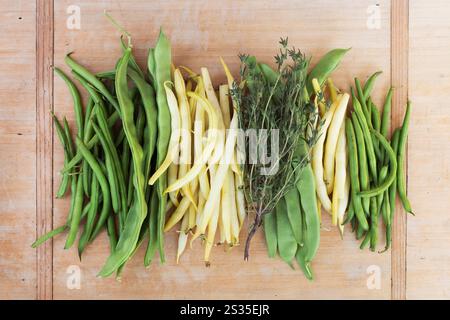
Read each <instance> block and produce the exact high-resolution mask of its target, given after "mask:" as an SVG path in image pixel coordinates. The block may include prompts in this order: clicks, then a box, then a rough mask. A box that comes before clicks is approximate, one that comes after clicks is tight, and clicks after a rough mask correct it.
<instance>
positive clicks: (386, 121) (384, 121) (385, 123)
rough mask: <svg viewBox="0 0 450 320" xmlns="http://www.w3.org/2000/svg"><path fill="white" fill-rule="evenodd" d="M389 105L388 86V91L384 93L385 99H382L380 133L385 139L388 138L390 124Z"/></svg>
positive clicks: (390, 101)
mask: <svg viewBox="0 0 450 320" xmlns="http://www.w3.org/2000/svg"><path fill="white" fill-rule="evenodd" d="M391 106H392V87H391V88H389V91H388V93H387V95H386V99H385V100H384V106H383V116H382V118H381V128H380V133H381V134H382V135H383V136H384V137H385V138H386V139H387V138H388V130H389V127H390V125H391Z"/></svg>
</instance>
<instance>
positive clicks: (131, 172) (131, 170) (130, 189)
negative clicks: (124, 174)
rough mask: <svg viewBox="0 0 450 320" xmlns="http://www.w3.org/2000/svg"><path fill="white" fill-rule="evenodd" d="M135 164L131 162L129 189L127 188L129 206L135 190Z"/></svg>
mask: <svg viewBox="0 0 450 320" xmlns="http://www.w3.org/2000/svg"><path fill="white" fill-rule="evenodd" d="M134 178H135V177H134V165H133V162H131V163H130V172H129V175H128V190H127V206H131V203H132V202H133V197H134V191H133V187H134V186H133V179H134Z"/></svg>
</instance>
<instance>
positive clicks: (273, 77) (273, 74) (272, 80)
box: [258, 63, 312, 84]
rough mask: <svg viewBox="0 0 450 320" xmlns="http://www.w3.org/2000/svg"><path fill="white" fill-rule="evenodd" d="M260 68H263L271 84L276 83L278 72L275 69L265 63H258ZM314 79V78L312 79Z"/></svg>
mask: <svg viewBox="0 0 450 320" xmlns="http://www.w3.org/2000/svg"><path fill="white" fill-rule="evenodd" d="M258 66H259V68H260V69H261V71H262V73H263V74H264V77H265V78H266V80H267V81H268V82H269V83H270V84H275V83H276V82H277V79H278V72H276V71H275V70H273V69H272V68H271V67H270V66H268V65H267V64H265V63H258ZM311 80H312V79H311Z"/></svg>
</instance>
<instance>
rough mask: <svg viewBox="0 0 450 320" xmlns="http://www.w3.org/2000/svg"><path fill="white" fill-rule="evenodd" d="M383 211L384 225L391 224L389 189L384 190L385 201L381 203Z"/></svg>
mask: <svg viewBox="0 0 450 320" xmlns="http://www.w3.org/2000/svg"><path fill="white" fill-rule="evenodd" d="M381 213H382V217H383V219H385V220H384V225H385V226H386V227H388V226H389V225H390V224H391V207H390V206H389V189H388V190H386V191H385V192H384V196H383V203H382V204H381Z"/></svg>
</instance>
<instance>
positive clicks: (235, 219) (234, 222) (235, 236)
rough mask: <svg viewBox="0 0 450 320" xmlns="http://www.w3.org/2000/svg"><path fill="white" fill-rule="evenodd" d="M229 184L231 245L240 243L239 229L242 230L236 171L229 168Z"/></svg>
mask: <svg viewBox="0 0 450 320" xmlns="http://www.w3.org/2000/svg"><path fill="white" fill-rule="evenodd" d="M228 184H229V189H230V193H229V197H230V198H229V200H228V202H229V206H230V227H231V243H230V244H231V245H232V246H235V245H237V244H239V231H240V230H241V228H240V224H239V216H238V210H237V202H236V200H237V199H236V186H235V183H234V173H233V171H231V170H228Z"/></svg>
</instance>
